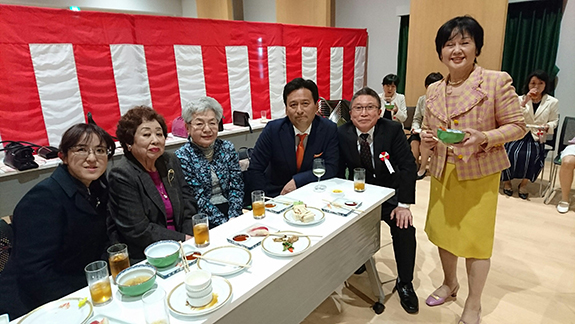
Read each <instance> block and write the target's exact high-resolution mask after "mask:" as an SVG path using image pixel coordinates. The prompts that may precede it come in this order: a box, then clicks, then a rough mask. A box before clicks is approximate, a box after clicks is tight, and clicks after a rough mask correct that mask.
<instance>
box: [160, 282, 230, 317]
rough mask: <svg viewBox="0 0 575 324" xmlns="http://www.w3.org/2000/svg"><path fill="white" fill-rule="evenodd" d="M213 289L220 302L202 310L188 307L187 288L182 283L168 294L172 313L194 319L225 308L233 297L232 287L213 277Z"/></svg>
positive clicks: (228, 283)
mask: <svg viewBox="0 0 575 324" xmlns="http://www.w3.org/2000/svg"><path fill="white" fill-rule="evenodd" d="M212 288H213V291H212V294H216V295H217V296H218V297H217V298H218V301H217V302H216V303H215V304H214V305H212V306H210V307H208V308H203V309H202V307H192V306H189V305H187V303H188V302H187V301H186V299H187V296H186V286H185V285H184V283H183V282H182V283H181V284H179V285H177V286H176V287H175V288H174V289H172V291H170V294H168V307H169V308H170V310H171V311H172V312H174V313H176V314H178V315H181V316H190V317H194V316H201V315H205V314H209V313H211V312H213V311H215V310H217V309H219V308H220V307H222V306H224V304H225V303H227V302H228V300H230V299H231V297H232V285H231V284H230V282H229V281H227V280H226V279H224V278H222V277H218V276H212ZM208 305H209V304H208ZM204 307H205V306H204Z"/></svg>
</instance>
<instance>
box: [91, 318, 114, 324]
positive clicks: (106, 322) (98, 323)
mask: <svg viewBox="0 0 575 324" xmlns="http://www.w3.org/2000/svg"><path fill="white" fill-rule="evenodd" d="M90 324H110V321H109V320H108V318H106V317H103V318H102V320H101V321H93V322H90Z"/></svg>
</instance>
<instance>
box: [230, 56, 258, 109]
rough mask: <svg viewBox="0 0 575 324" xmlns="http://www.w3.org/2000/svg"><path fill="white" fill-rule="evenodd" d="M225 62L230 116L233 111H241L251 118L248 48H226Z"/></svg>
mask: <svg viewBox="0 0 575 324" xmlns="http://www.w3.org/2000/svg"><path fill="white" fill-rule="evenodd" d="M226 61H227V64H228V83H229V86H230V104H231V106H232V114H233V112H234V111H243V112H247V113H248V114H250V118H253V114H252V91H251V86H250V65H249V59H248V47H247V46H226Z"/></svg>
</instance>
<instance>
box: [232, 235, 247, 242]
mask: <svg viewBox="0 0 575 324" xmlns="http://www.w3.org/2000/svg"><path fill="white" fill-rule="evenodd" d="M232 240H233V241H234V242H238V243H245V242H247V241H249V240H250V235H249V234H246V233H238V234H236V235H234V237H232Z"/></svg>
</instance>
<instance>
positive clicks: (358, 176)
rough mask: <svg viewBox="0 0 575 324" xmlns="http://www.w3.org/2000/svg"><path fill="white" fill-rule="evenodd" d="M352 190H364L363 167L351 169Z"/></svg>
mask: <svg viewBox="0 0 575 324" xmlns="http://www.w3.org/2000/svg"><path fill="white" fill-rule="evenodd" d="M353 190H355V191H356V192H364V191H365V169H364V168H355V169H353Z"/></svg>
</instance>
